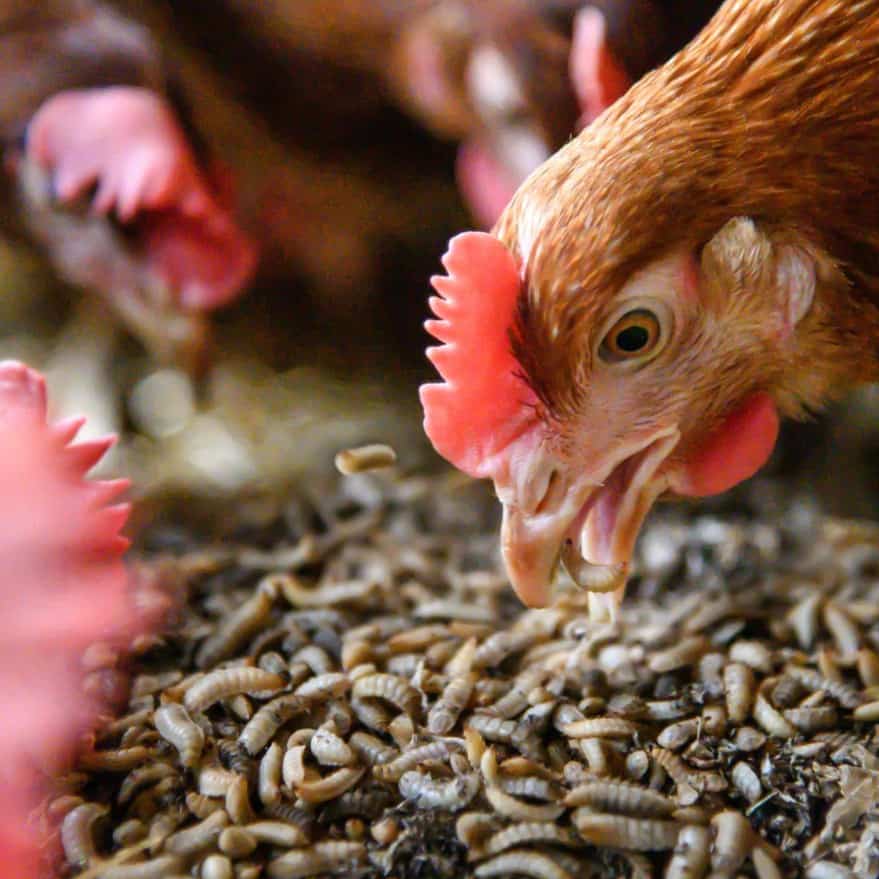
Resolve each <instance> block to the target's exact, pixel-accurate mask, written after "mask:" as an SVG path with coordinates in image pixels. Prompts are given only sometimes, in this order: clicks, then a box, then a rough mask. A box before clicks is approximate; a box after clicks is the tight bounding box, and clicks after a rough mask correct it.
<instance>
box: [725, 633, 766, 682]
mask: <svg viewBox="0 0 879 879" xmlns="http://www.w3.org/2000/svg"><path fill="white" fill-rule="evenodd" d="M729 658H730V660H732V661H733V662H739V663H741V664H742V665H747V666H748V667H749V668H751V669H753V670H754V671H758V672H762V673H763V674H767V675H768V674H770V673H771V672H772V666H773V659H772V651H771V650H770V649H769V648H768V647H767V646H766V645H765V644H764V643H762V642H761V641H745V640H739V641H734V642H733V643H732V644H731V645H730V648H729Z"/></svg>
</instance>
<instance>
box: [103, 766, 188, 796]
mask: <svg viewBox="0 0 879 879" xmlns="http://www.w3.org/2000/svg"><path fill="white" fill-rule="evenodd" d="M176 774H177V770H176V769H174V767H173V766H169V765H168V764H167V763H153V764H152V765H147V766H139V767H138V768H137V769H132V770H131V772H129V773H128V775H126V776H125V779H124V780H123V782H122V784H121V785H120V786H119V793H118V794H117V795H116V800H117V802H118V803H119V804H120V805H125V804H126V803H128V802H129V801H131V800H132V799H133V798H134V797H135V796H136V795H137V794H138V793H140V791H142V790H143V789H144V788H145V787H148V786H149V785H151V784H155V783H156V782H158V781H161V780H162V779H163V778H168V777H169V776H172V775H176Z"/></svg>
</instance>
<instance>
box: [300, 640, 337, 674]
mask: <svg viewBox="0 0 879 879" xmlns="http://www.w3.org/2000/svg"><path fill="white" fill-rule="evenodd" d="M290 662H304V663H305V664H306V665H307V666H308V667H309V668H310V669H311V670H312V672H313V673H314V674H315V675H318V676H321V675H328V674H331V673H332V672H333V671H334V669H335V667H336V661H335V660H334V659H333V657H332V656H330V654H329V653H328V652H327V651H326V650H324V648H323V647H319V646H318V645H317V644H306V645H305V646H304V647H300V648H299V649H298V650H297V651H296V652H295V653H294V654H293V656H292V657H291V659H290Z"/></svg>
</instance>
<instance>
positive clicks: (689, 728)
mask: <svg viewBox="0 0 879 879" xmlns="http://www.w3.org/2000/svg"><path fill="white" fill-rule="evenodd" d="M701 726H702V720H701V718H699V717H692V718H690V719H689V720H679V721H678V722H677V723H672V724H669V725H668V726H667V727H665V729H663V730H662V732H661V733H660V734H659V735H658V736H657V737H656V743H657V744H658V745H659V746H660V747H663V748H668V749H669V750H670V751H677V750H678V748H683V747H684V745H687V744H689V743H690V742H691V741H692V740H693V739H695V738H696V736H697V735H698V733H699V730H700V728H701Z"/></svg>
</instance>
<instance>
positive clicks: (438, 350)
mask: <svg viewBox="0 0 879 879" xmlns="http://www.w3.org/2000/svg"><path fill="white" fill-rule="evenodd" d="M443 265H444V266H445V268H446V270H447V271H448V276H447V277H441V276H437V277H434V278H432V279H431V283H432V284H433V287H434V289H435V290H436V291H437V293H439V294H440V295H439V296H432V297H431V298H430V307H431V309H432V310H433V313H434V314H435V315H436V316H437V317H438V318H439V320H428V321H426V322H425V324H424V326H425V327H426V329H427V331H428V332H429V333H430V334H431V335H432V336H433V337H434V338H436V339H438V340H439V341H440V342H444V343H445V344H443V345H441V346H439V347H435V348H428V349H427V356H428V357H429V358H430V360H431V362H432V363H433V365H434V366H435V367H436V368H437V370H438V371H439V374H440V375H441V376H442V377H443V378H444V379H445V382H444V383H441V384H428V385H423V386H422V387H421V392H420V396H421V404H422V406H423V407H424V430H425V432H426V433H427V435H428V437H430V440H431V442H432V443H433V445H434V448H435V449H436V450H437V451H438V452H439V453H440V454H441V455H442V456H443V457H444V458H446V459H447V460H448V461H450V462H451V463H452V464H454V465H455V466H456V467H458V468H459V469H461V470H463V471H464V472H465V473H468V474H469V475H470V476H475V477H485V476H489V475H491V461H492V458H493V456H494V455H496V454H497V453H498V452H499V451H501V450H502V449H503V448H504V447H505V446H506V445H507V444H508V443H509V442H510V441H511V440H513V439H514V438H515V437H516V436H517V435H518V434H520V433H521V432H522V431H523V430H524V428H525V426H526V424H527V422H529V421H530V420H531V419H532V418H533V411H532V410H531V409H530V408H529V404H532V403H533V402H534V400H535V398H534V394H533V392H532V391H531V390H530V388H528V387H527V386H526V385H525V383H524V382H523V381H522V380H521V379H520V378H519V377H518V376H517V374H516V372H517V369H518V368H519V367H518V363H517V361H516V359H515V358H514V357H513V353H512V351H511V349H510V339H509V331H510V329H511V328H512V326H513V319H514V316H515V310H516V299H517V297H518V295H519V290H520V287H521V280H520V278H519V272H518V270H517V268H516V263H515V260H514V259H513V255H512V254H511V253H510V252H509V251H508V250H507V248H506V247H504V245H503V244H501V242H500V241H498V240H497V239H496V238H494V237H492V236H491V235H488V234H486V233H485V232H464V233H463V234H461V235H457V236H455V237H454V238H453V239H452V240H451V242H450V243H449V250H448V252H447V253H446V255H445V256H444V257H443Z"/></svg>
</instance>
